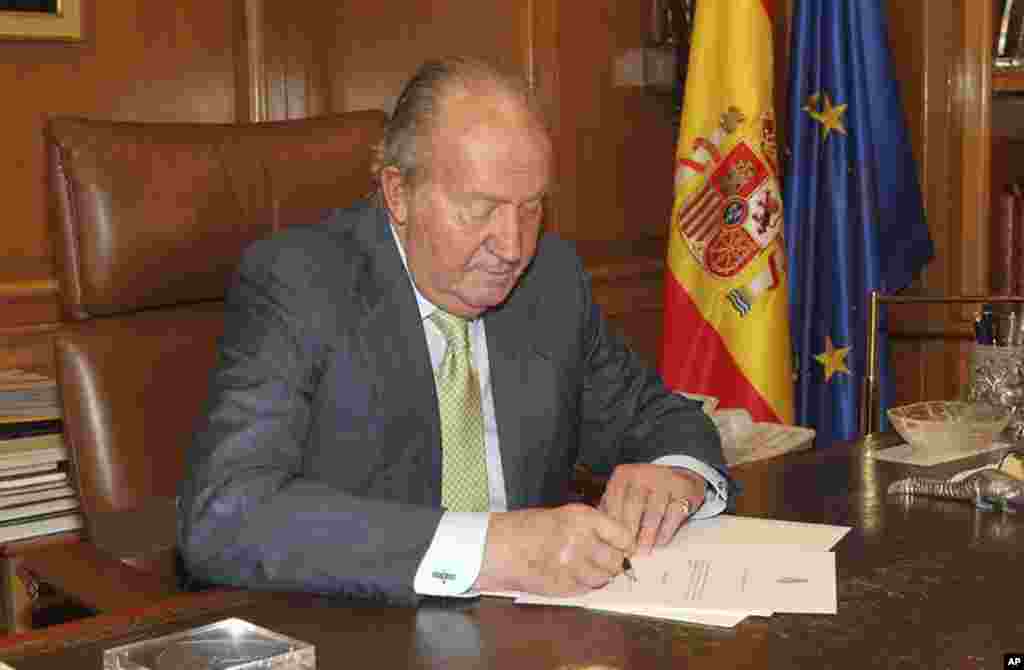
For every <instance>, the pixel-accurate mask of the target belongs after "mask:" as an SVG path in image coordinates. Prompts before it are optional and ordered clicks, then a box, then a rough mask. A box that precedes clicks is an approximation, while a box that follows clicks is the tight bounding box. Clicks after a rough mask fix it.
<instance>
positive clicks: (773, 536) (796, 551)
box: [516, 514, 850, 626]
mask: <svg viewBox="0 0 1024 670" xmlns="http://www.w3.org/2000/svg"><path fill="white" fill-rule="evenodd" d="M849 530H850V529H849V528H848V527H846V526H833V525H828V524H813V523H802V522H794V521H780V520H776V519H760V518H755V517H740V516H733V515H729V514H722V515H719V516H716V517H714V518H711V519H702V520H697V521H691V522H689V523H687V524H686V525H685V526H684V527H683V528H682V529H680V531H679V532H678V533H677V534H676V537H675V538H674V539H673V541H672V543H671V544H669V545H668V546H666V547H660V548H657V549H655V551H654V552H653V553H652V554H651V555H650V556H643V555H636V556H634V557H633V558H632V562H633V569H634V572H636V573H637V576H638V582H637V583H635V584H633V583H632V582H631V581H630V580H629V579H628V578H627V577H625V576H619V577H617V578H616V579H614V580H613V581H612V582H611V583H610V584H608V585H607V586H605V587H604V588H602V589H599V590H597V591H593V592H590V593H588V594H584V595H581V596H576V597H570V598H550V597H545V596H535V595H532V594H522V595H520V596H519V597H518V598H517V599H516V602H517V603H522V604H549V605H566V606H579V607H588V608H591V609H602V610H610V611H616V612H624V613H631V614H640V615H644V616H652V617H658V618H666V619H674V620H677V621H689V622H694V623H702V624H707V625H713V626H734V625H736V624H737V623H739V622H740V621H742V620H743V619H744V618H745V617H746V616H770V615H771V614H772V613H773V612H774V611H779V612H791V611H801V612H820V613H835V611H836V605H837V603H836V585H835V574H836V572H835V555H834V554H831V553H830V552H829V551H828V550H829V549H831V548H832V547H833V546H835V544H836V543H837V542H838V541H839V540H840V539H842V537H843V536H844V535H845V534H846V533H847V532H849ZM687 560H698V561H700V560H704V561H711V560H713V561H714V564H713V565H711V567H716V570H715V574H716V576H717V579H716V583H718V582H721V583H720V584H718V586H716V587H715V588H714V589H713V591H710V592H709V591H707V586H708V585H707V584H706V583H705V584H704V586H703V588H702V589H699V594H700V596H701V598H702V599H700V600H692V599H690V600H686V599H685V598H684V597H683V596H679V595H678V594H674V592H676V591H678V590H679V589H678V588H677V587H678V585H679V584H678V583H685V582H683V581H682V579H683V577H687V576H694V574H696V573H693V574H690V575H687V573H686V571H685V568H684V567H682V566H683V564H684V562H685V561H687ZM749 560H755V561H757V562H756V563H754V564H753V565H747V564H746V563H744V561H749ZM759 564H760V566H761V567H758V565H759ZM700 565H701V564H699V563H698V564H695V567H694V569H695V570H696V569H697V567H699V566H700ZM659 566H662V568H663V570H662V572H661V573H660V574H659V573H658V569H659ZM666 566H667V567H666ZM708 566H709V564H707V563H705V564H704V567H705V568H707V567H708ZM771 566H776V567H778V568H787V569H788V568H792V569H795V568H796V567H797V566H800V567H801V568H802V571H803V573H804V574H800V573H798V572H794V571H793V570H792V569H789V570H785V571H780V570H776V569H774V568H772V567H771ZM744 569H747V570H748V573H747V574H748V580H749V579H753V578H754V577H753V575H756V579H757V583H758V585H759V586H758V588H756V589H754V588H753V583H752V582H751V583H749V584H748V586H747V587H746V588H748V589H751V590H748V591H747V594H746V595H745V596H743V597H740V596H738V595H736V594H733V595H731V596H727V595H725V594H727V593H728V588H727V586H728V580H729V578H730V576H732V577H734V578H736V575H739V577H738V579H742V575H743V570H744ZM750 570H753V572H749V571H750ZM782 572H786V573H787V574H782ZM670 578H671V580H672V581H673V582H678V583H677V584H674V586H673V588H672V589H667V588H665V585H659V584H658V580H661V579H664V580H668V579H670ZM722 580H725V581H722ZM773 580H774V581H773ZM779 580H781V581H779ZM804 580H806V581H804ZM627 582H629V583H627ZM645 582H646V583H648V584H649V585H650V584H653V586H651V588H650V591H651V593H648V592H647V591H648V586H645V585H644V583H645ZM723 584H724V585H725V586H723ZM634 587H635V588H637V589H639V590H633V588H634ZM695 593H696V592H691V594H690V595H691V596H693V595H695ZM670 595H671V597H669V596H670ZM712 596H714V597H712ZM737 603H743V604H737Z"/></svg>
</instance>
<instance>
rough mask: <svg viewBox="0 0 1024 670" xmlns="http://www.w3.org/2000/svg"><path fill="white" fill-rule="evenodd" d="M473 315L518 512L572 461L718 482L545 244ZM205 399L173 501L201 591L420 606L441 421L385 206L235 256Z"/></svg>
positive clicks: (660, 391) (700, 429) (563, 252)
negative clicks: (687, 465)
mask: <svg viewBox="0 0 1024 670" xmlns="http://www.w3.org/2000/svg"><path fill="white" fill-rule="evenodd" d="M484 318H485V319H486V322H485V323H486V330H487V348H488V352H489V356H490V366H491V380H492V385H493V392H494V403H495V411H496V416H497V425H498V435H499V441H500V450H501V462H502V465H503V470H504V475H505V482H506V487H507V499H508V504H509V508H510V509H517V508H523V507H536V506H546V505H557V504H560V503H563V502H564V501H565V500H566V498H567V493H568V482H569V480H570V477H571V474H572V469H573V466H574V464H575V463H576V462H577V460H582V461H583V462H584V463H586V464H587V465H589V466H590V467H591V468H592V469H593V470H595V471H596V472H604V473H607V472H610V471H611V469H612V468H613V467H614V466H615V465H616V464H618V463H623V462H647V461H650V460H652V459H654V458H657V457H658V456H661V455H664V454H669V453H685V454H689V455H692V456H694V457H695V458H698V459H700V460H702V461H704V462H706V463H708V464H709V465H711V466H713V467H716V468H718V469H720V470H722V471H723V472H724V469H725V468H724V463H723V460H722V452H721V447H720V444H719V440H718V434H717V431H716V430H715V429H714V427H713V425H712V424H711V422H710V421H709V420H708V419H707V417H705V416H704V414H703V413H702V412H701V411H700V408H699V406H698V405H697V404H696V403H692V402H689V401H686V400H684V399H681V398H679V397H678V396H676V395H673V394H671V393H670V392H668V391H667V390H666V389H665V388H664V386H663V385H662V383H661V381H660V379H659V378H658V377H657V375H656V374H655V373H653V372H652V371H650V370H649V369H648V368H647V367H646V366H645V365H644V364H643V363H642V362H641V361H640V360H639V359H638V358H637V356H636V355H635V354H633V353H632V352H631V351H630V350H629V349H628V348H627V347H625V346H624V345H623V343H622V342H621V341H620V340H619V339H618V338H617V337H615V336H613V335H612V334H611V333H609V332H608V329H607V326H606V324H605V321H604V319H603V317H602V316H601V314H600V310H599V309H598V308H597V306H596V305H595V304H594V303H593V302H592V299H591V294H590V285H589V281H588V279H587V277H586V274H585V273H584V271H583V269H582V266H581V264H580V261H579V259H578V257H577V256H576V254H575V253H574V252H573V250H572V248H571V246H570V245H568V244H567V243H566V242H564V241H561V240H559V239H557V238H556V237H554V236H552V235H544V236H543V237H542V238H541V240H540V242H539V245H538V252H537V255H536V257H535V259H534V262H533V264H532V265H531V266H530V268H529V270H528V271H527V272H526V273H525V275H524V276H523V278H522V280H521V282H520V284H519V286H517V287H516V289H515V290H514V291H513V293H512V295H511V296H510V297H509V299H508V300H507V301H506V302H505V303H504V304H503V305H502V306H500V307H499V308H497V309H494V310H492V311H491V312H488V313H487V314H486V315H485V317H484ZM208 403H209V405H208V413H207V415H206V417H205V421H204V423H203V425H202V426H201V427H200V429H199V430H198V432H197V435H196V439H195V442H194V445H193V447H192V449H191V450H190V452H189V455H188V458H187V462H186V477H185V480H184V482H183V483H182V486H181V496H180V502H179V504H180V524H179V535H180V537H179V540H180V547H181V550H182V554H183V557H184V559H185V564H186V566H187V568H188V570H189V571H190V573H191V574H192V575H193V576H194V577H195V578H198V579H200V580H205V581H210V582H216V583H225V584H234V585H240V586H247V587H250V588H274V589H297V590H307V591H318V592H325V593H344V594H347V595H359V596H367V597H383V598H385V599H391V600H396V601H415V600H416V599H417V598H416V596H415V593H414V592H413V590H412V583H413V578H414V576H415V573H416V569H417V567H418V565H419V562H420V560H421V559H422V557H423V555H424V554H425V553H426V550H427V548H428V546H429V544H430V541H431V539H432V537H433V535H434V532H435V530H436V528H437V524H438V521H439V519H440V517H441V514H442V511H443V510H442V508H441V502H440V500H441V446H440V445H441V433H440V419H439V415H438V408H437V398H436V394H435V389H434V381H433V373H432V369H431V366H430V357H429V353H428V349H427V343H426V338H425V335H424V332H423V327H422V324H421V321H420V316H419V310H418V308H417V304H416V299H415V294H414V293H413V288H412V284H411V282H410V280H409V277H408V275H407V273H406V271H405V269H404V267H403V265H402V260H401V257H400V256H399V253H398V250H397V248H396V246H395V241H394V239H393V237H392V234H391V231H390V228H389V223H388V218H387V214H386V213H385V212H384V211H383V210H382V209H380V208H379V207H377V206H375V205H373V204H370V203H360V204H358V205H357V206H355V207H353V208H352V209H349V210H339V211H336V212H335V213H334V214H333V215H332V216H331V217H330V218H329V220H328V221H326V222H324V223H322V224H319V225H316V226H309V227H303V228H294V229H289V230H287V231H286V232H283V233H280V234H278V235H276V236H274V237H272V238H270V239H267V240H263V241H260V242H257V243H255V244H254V245H252V246H251V247H250V248H249V249H248V250H247V252H246V254H245V256H244V258H243V261H242V263H241V266H240V269H239V272H238V275H237V278H236V281H235V283H234V286H233V287H232V289H231V290H230V291H229V294H228V297H227V301H226V318H225V332H224V335H223V337H222V338H221V341H220V346H219V360H218V364H217V367H216V369H215V371H214V373H213V375H212V380H211V391H210V398H209V401H208Z"/></svg>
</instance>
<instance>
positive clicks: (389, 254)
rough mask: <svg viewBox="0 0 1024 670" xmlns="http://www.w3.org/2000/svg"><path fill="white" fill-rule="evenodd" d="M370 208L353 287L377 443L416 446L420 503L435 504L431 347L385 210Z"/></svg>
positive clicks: (437, 455)
mask: <svg viewBox="0 0 1024 670" xmlns="http://www.w3.org/2000/svg"><path fill="white" fill-rule="evenodd" d="M372 212H373V218H374V219H375V220H374V221H364V222H362V223H361V225H359V226H358V228H357V230H356V231H355V235H356V237H357V239H358V240H359V241H360V242H361V244H362V246H363V248H365V249H367V255H366V262H365V264H364V267H363V271H362V273H361V276H360V277H359V278H358V280H357V283H356V292H357V294H358V295H359V296H361V298H362V301H363V315H362V321H361V324H360V327H359V333H360V335H361V347H360V348H361V350H362V352H363V356H364V357H365V361H366V370H368V371H370V374H373V375H374V378H373V379H372V380H371V383H372V384H373V387H374V395H373V397H374V401H375V402H376V403H377V407H378V408H379V409H380V411H381V412H384V413H386V414H387V416H385V417H383V421H384V422H385V424H386V427H385V428H384V430H385V431H386V432H387V433H388V434H387V437H386V438H384V440H383V441H382V444H385V445H387V448H389V449H398V450H404V449H416V450H417V451H416V452H415V453H414V458H415V460H416V461H418V466H419V468H420V470H419V471H420V472H429V473H431V475H430V477H429V478H427V479H426V480H425V481H424V482H422V483H423V484H424V485H426V486H427V488H428V489H429V491H428V498H429V500H428V501H425V502H432V503H433V504H437V505H440V503H441V422H440V415H439V414H438V405H437V396H436V389H435V386H434V375H433V371H432V368H431V366H430V352H429V350H428V349H427V342H426V338H425V336H424V334H423V324H422V322H421V319H420V316H419V308H418V306H417V304H416V296H415V294H414V293H413V290H412V286H411V284H410V282H409V278H408V275H407V273H406V271H405V267H404V266H403V264H402V258H401V256H400V255H399V253H398V249H397V247H396V246H395V240H394V237H393V236H392V233H391V229H390V225H389V223H388V219H387V214H386V212H385V211H384V210H383V209H382V208H380V207H374V208H373V209H372ZM425 398H429V399H430V402H429V403H425V402H424V399H425ZM416 427H418V428H416ZM410 485H411V486H416V485H417V484H415V483H413V482H410Z"/></svg>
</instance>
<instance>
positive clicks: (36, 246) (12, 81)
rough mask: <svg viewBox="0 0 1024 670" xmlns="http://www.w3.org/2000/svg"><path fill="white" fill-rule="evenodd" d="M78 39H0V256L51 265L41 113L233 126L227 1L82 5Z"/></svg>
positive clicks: (117, 0) (107, 0)
mask: <svg viewBox="0 0 1024 670" xmlns="http://www.w3.org/2000/svg"><path fill="white" fill-rule="evenodd" d="M82 4H83V10H84V17H83V20H84V26H83V29H84V32H85V39H84V40H83V41H81V42H73V43H54V42H28V41H0V90H2V91H4V92H5V93H4V96H3V97H4V102H3V104H2V105H0V147H3V150H2V151H0V193H2V194H3V195H4V198H3V201H4V207H3V211H2V213H0V258H4V257H8V256H27V257H49V255H50V248H51V247H50V242H49V235H48V232H47V222H46V216H47V200H46V192H45V185H46V168H45V162H44V157H45V154H44V147H43V136H42V131H43V124H44V120H45V118H46V116H47V115H51V114H80V115H86V116H94V117H102V118H113V119H124V120H145V121H182V120H192V121H231V120H233V118H234V112H235V108H234V104H235V83H234V77H235V72H234V40H233V38H234V34H235V33H234V26H233V23H232V22H233V20H234V12H233V8H232V4H233V3H232V2H209V1H208V0H175V2H138V1H136V0H83V2H82Z"/></svg>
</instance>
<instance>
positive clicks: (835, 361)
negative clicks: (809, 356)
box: [814, 335, 850, 381]
mask: <svg viewBox="0 0 1024 670" xmlns="http://www.w3.org/2000/svg"><path fill="white" fill-rule="evenodd" d="M849 353H850V347H840V348H838V349H837V348H836V347H834V346H833V345H832V338H831V337H829V336H827V335H826V336H825V351H823V352H821V353H820V354H817V355H815V357H814V359H815V360H816V361H818V362H819V363H821V364H822V365H824V366H825V381H830V380H831V379H832V375H834V374H836V373H837V372H844V373H846V374H850V368H848V367H846V355H847V354H849Z"/></svg>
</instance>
